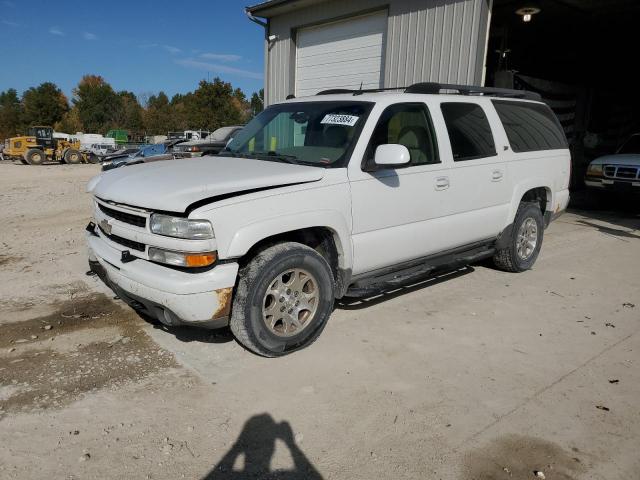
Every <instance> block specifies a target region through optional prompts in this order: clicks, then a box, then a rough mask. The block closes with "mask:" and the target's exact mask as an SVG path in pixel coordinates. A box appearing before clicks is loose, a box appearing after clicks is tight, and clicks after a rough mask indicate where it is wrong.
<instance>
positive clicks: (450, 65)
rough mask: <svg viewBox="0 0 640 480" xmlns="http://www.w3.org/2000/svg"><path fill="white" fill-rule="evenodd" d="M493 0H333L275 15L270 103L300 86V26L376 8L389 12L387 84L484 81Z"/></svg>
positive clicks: (269, 68)
mask: <svg viewBox="0 0 640 480" xmlns="http://www.w3.org/2000/svg"><path fill="white" fill-rule="evenodd" d="M490 2H491V0H388V1H386V2H385V1H377V0H373V1H372V0H349V1H345V0H330V1H327V2H322V3H319V4H316V5H313V6H310V7H307V8H303V9H300V10H297V11H294V12H291V13H287V14H284V15H280V16H277V17H274V18H272V19H271V20H270V25H269V33H270V34H275V35H277V36H278V39H277V40H276V41H275V42H273V43H272V44H271V45H269V46H268V61H267V64H266V68H265V70H266V78H265V102H266V103H267V104H271V103H274V102H278V101H281V100H284V98H285V97H286V96H287V95H288V94H290V93H293V91H294V86H295V78H294V74H295V73H294V72H295V65H294V63H295V48H296V47H295V35H296V29H298V28H301V27H305V26H310V25H314V24H318V23H322V22H326V21H329V20H336V19H340V18H348V17H350V16H353V15H355V14H359V13H368V12H372V11H375V10H380V9H386V10H387V11H388V15H389V18H388V23H387V37H386V46H385V55H384V65H383V68H384V72H385V74H384V86H385V87H397V86H405V85H410V84H412V83H416V82H421V81H436V82H448V83H469V84H476V85H478V84H480V83H481V82H482V81H483V70H484V58H485V45H486V36H487V29H488V25H489V12H490Z"/></svg>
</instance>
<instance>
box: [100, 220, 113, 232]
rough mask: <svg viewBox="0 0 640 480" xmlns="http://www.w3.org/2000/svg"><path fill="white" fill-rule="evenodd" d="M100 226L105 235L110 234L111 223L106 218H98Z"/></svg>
mask: <svg viewBox="0 0 640 480" xmlns="http://www.w3.org/2000/svg"><path fill="white" fill-rule="evenodd" d="M100 228H101V229H102V230H103V231H104V233H106V234H107V235H111V224H110V223H109V222H108V221H107V220H104V219H102V220H100Z"/></svg>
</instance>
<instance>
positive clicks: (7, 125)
mask: <svg viewBox="0 0 640 480" xmlns="http://www.w3.org/2000/svg"><path fill="white" fill-rule="evenodd" d="M22 129H23V124H22V104H21V103H20V99H19V98H18V92H16V90H15V89H14V88H10V89H8V90H6V91H4V92H0V139H5V138H9V137H12V136H15V135H16V134H17V133H20V132H21V131H22Z"/></svg>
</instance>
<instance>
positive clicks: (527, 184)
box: [507, 177, 555, 225]
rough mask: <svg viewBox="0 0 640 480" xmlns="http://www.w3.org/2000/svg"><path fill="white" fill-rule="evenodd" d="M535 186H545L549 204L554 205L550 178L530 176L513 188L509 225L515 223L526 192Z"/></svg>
mask: <svg viewBox="0 0 640 480" xmlns="http://www.w3.org/2000/svg"><path fill="white" fill-rule="evenodd" d="M534 188H544V189H545V190H546V191H547V205H548V206H549V207H551V206H552V205H554V201H555V198H554V191H553V188H552V187H551V182H549V180H548V179H545V178H542V177H533V178H528V179H526V180H525V181H523V182H520V183H518V184H516V185H515V186H514V188H513V196H512V197H511V207H510V209H509V216H508V218H507V225H510V224H512V223H513V221H514V220H515V218H516V213H517V212H518V207H519V206H520V200H522V197H523V196H524V194H525V193H527V192H528V191H529V190H533V189H534Z"/></svg>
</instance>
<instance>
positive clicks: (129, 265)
mask: <svg viewBox="0 0 640 480" xmlns="http://www.w3.org/2000/svg"><path fill="white" fill-rule="evenodd" d="M87 244H88V247H89V267H90V269H91V271H93V272H94V273H96V274H97V275H98V276H99V277H100V278H101V279H102V281H103V282H104V283H105V284H106V285H107V286H108V287H109V288H111V289H112V290H113V291H114V292H115V293H116V295H118V296H119V297H120V298H121V299H122V300H123V301H125V302H126V303H128V304H129V305H130V306H132V307H133V308H135V309H137V310H143V311H144V312H145V313H147V314H148V315H150V316H152V317H154V318H157V319H158V320H159V321H160V322H162V323H164V324H165V325H172V326H174V325H193V326H199V327H204V328H220V327H224V326H226V325H228V323H229V314H230V312H231V302H232V294H233V287H234V285H235V282H236V276H237V274H238V264H237V263H224V264H221V265H217V266H215V267H213V268H211V269H210V270H207V271H204V272H197V273H191V272H184V271H180V270H175V269H171V268H168V267H165V266H162V265H158V264H156V263H153V262H149V261H147V260H144V259H136V260H135V261H130V260H128V261H127V260H125V261H124V262H123V261H122V258H123V256H122V252H121V251H120V250H118V249H116V248H113V247H111V246H110V245H107V244H106V243H105V242H104V241H103V240H102V239H101V238H100V237H98V236H97V235H96V234H94V233H91V232H87Z"/></svg>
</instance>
